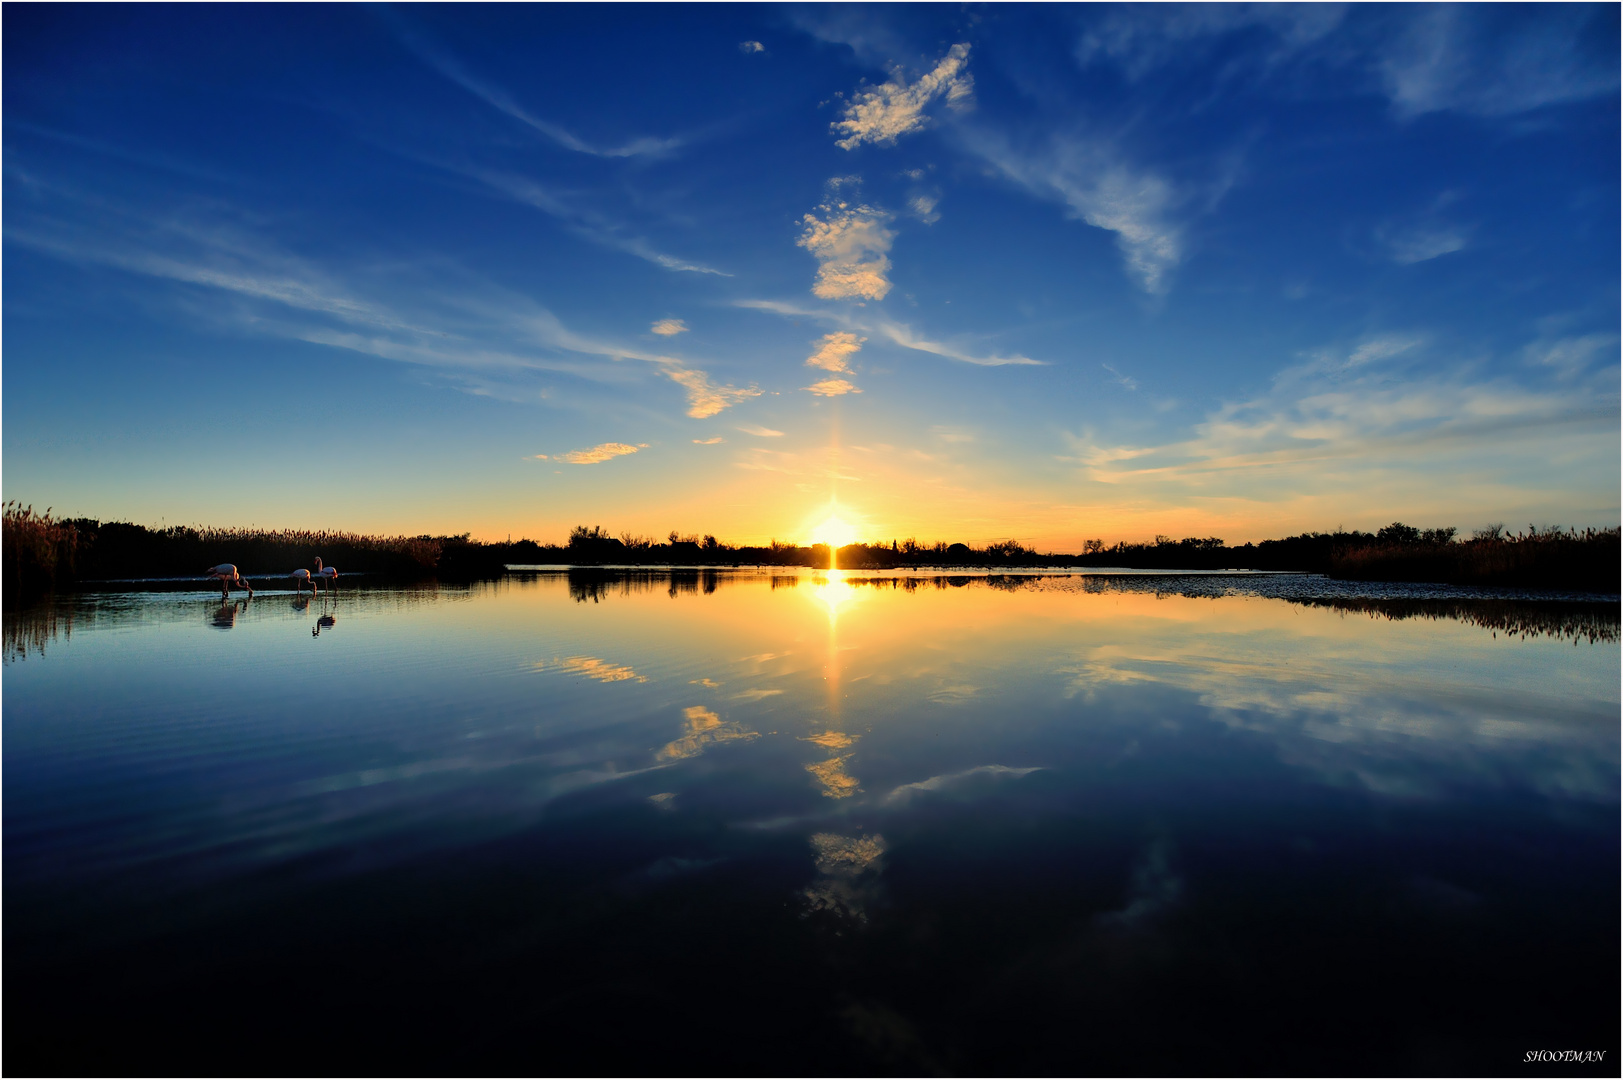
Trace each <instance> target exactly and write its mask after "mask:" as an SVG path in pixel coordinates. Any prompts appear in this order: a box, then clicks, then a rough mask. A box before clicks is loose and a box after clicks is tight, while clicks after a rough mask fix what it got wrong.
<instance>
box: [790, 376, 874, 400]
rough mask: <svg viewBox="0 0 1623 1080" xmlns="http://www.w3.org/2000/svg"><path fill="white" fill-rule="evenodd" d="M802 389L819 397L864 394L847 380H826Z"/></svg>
mask: <svg viewBox="0 0 1623 1080" xmlns="http://www.w3.org/2000/svg"><path fill="white" fill-rule="evenodd" d="M801 389H802V390H810V391H811V392H812V393H814V394H816V395H818V396H819V397H839V396H840V395H841V394H860V393H862V391H861V390H859V389H857V387H856V386H854V385H852V383H851V382H850V381H849V380H847V379H824V380H822V381H821V382H815V383H812V384H811V385H810V386H802V387H801Z"/></svg>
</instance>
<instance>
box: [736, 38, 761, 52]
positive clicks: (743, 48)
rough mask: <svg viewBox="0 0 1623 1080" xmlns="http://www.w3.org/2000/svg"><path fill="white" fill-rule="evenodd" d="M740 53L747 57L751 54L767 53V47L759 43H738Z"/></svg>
mask: <svg viewBox="0 0 1623 1080" xmlns="http://www.w3.org/2000/svg"><path fill="white" fill-rule="evenodd" d="M738 51H739V52H741V53H744V54H745V55H748V54H750V53H760V52H766V46H765V45H762V44H761V43H760V42H759V41H740V42H739V43H738Z"/></svg>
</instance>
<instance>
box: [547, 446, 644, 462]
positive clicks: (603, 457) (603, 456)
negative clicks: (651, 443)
mask: <svg viewBox="0 0 1623 1080" xmlns="http://www.w3.org/2000/svg"><path fill="white" fill-rule="evenodd" d="M647 447H648V444H647V443H638V444H637V445H636V446H632V445H631V444H630V443H623V442H606V443H599V444H597V445H596V446H594V447H592V448H591V449H590V450H571V451H569V453H567V454H554V455H553V456H552V459H551V460H553V461H562V462H564V463H565V464H568V465H596V464H598V463H599V462H602V461H608V460H609V459H610V458H617V457H624V456H625V455H626V454H635V453H636V452H637V451H638V450H645V449H647ZM535 456H536V457H537V458H538V459H540V460H542V461H545V460H547V455H545V454H537V455H535Z"/></svg>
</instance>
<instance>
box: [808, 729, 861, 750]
mask: <svg viewBox="0 0 1623 1080" xmlns="http://www.w3.org/2000/svg"><path fill="white" fill-rule="evenodd" d="M856 741H857V737H856V736H855V735H846V734H844V733H842V732H838V731H825V732H823V733H822V734H821V735H808V736H806V737H805V738H804V739H802V740H801V742H809V743H815V744H817V745H818V746H824V747H827V748H828V749H830V750H844V749H845V748H846V747H847V746H851V745H853V744H854V743H855V742H856Z"/></svg>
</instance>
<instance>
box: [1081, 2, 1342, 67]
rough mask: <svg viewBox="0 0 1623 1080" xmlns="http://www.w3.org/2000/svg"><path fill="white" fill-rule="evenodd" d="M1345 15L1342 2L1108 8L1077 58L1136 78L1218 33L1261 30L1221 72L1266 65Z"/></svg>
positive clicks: (1183, 59) (1206, 45)
mask: <svg viewBox="0 0 1623 1080" xmlns="http://www.w3.org/2000/svg"><path fill="white" fill-rule="evenodd" d="M1345 15H1346V8H1345V6H1344V5H1342V4H1182V5H1179V6H1177V7H1173V6H1171V5H1164V6H1157V7H1153V8H1138V7H1123V8H1113V9H1106V13H1105V15H1104V17H1103V18H1100V19H1098V20H1097V21H1096V22H1094V23H1093V24H1092V25H1091V26H1089V27H1088V29H1087V30H1085V31H1084V32H1083V34H1082V35H1081V37H1080V38H1079V39H1078V41H1077V45H1076V60H1077V63H1078V64H1079V65H1080V66H1082V67H1084V68H1087V67H1091V66H1093V65H1095V64H1100V63H1107V62H1108V63H1112V64H1115V65H1116V66H1117V67H1119V68H1120V69H1121V71H1122V73H1123V74H1124V75H1126V76H1127V78H1128V79H1129V80H1130V81H1133V82H1137V81H1138V80H1140V79H1142V78H1144V77H1145V76H1147V75H1150V74H1152V73H1154V72H1155V71H1157V70H1159V69H1161V68H1164V67H1167V66H1169V65H1172V64H1177V63H1184V64H1187V63H1188V62H1189V59H1190V53H1191V52H1192V51H1197V52H1201V53H1204V52H1207V51H1208V50H1210V49H1211V48H1212V47H1213V46H1214V45H1215V44H1216V42H1217V40H1218V39H1219V38H1222V37H1225V36H1228V35H1231V34H1238V33H1241V32H1244V31H1256V30H1262V31H1264V32H1266V34H1267V35H1268V38H1269V44H1268V46H1267V47H1255V46H1253V48H1252V49H1250V50H1249V51H1246V52H1239V51H1236V53H1235V54H1234V55H1233V56H1231V57H1229V58H1228V59H1227V64H1226V70H1225V76H1226V77H1232V74H1233V69H1234V67H1235V65H1238V64H1251V65H1257V66H1261V67H1263V68H1267V67H1270V66H1272V65H1273V64H1275V63H1277V62H1279V61H1280V60H1283V59H1285V58H1286V57H1288V56H1290V55H1292V54H1295V53H1297V52H1299V51H1301V50H1302V49H1304V48H1306V47H1308V46H1309V45H1311V44H1313V43H1314V42H1317V41H1319V40H1321V39H1323V38H1324V37H1326V36H1328V35H1329V34H1330V33H1331V32H1332V31H1334V30H1335V29H1336V28H1337V27H1338V26H1340V25H1341V23H1342V21H1343V19H1344V18H1345Z"/></svg>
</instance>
